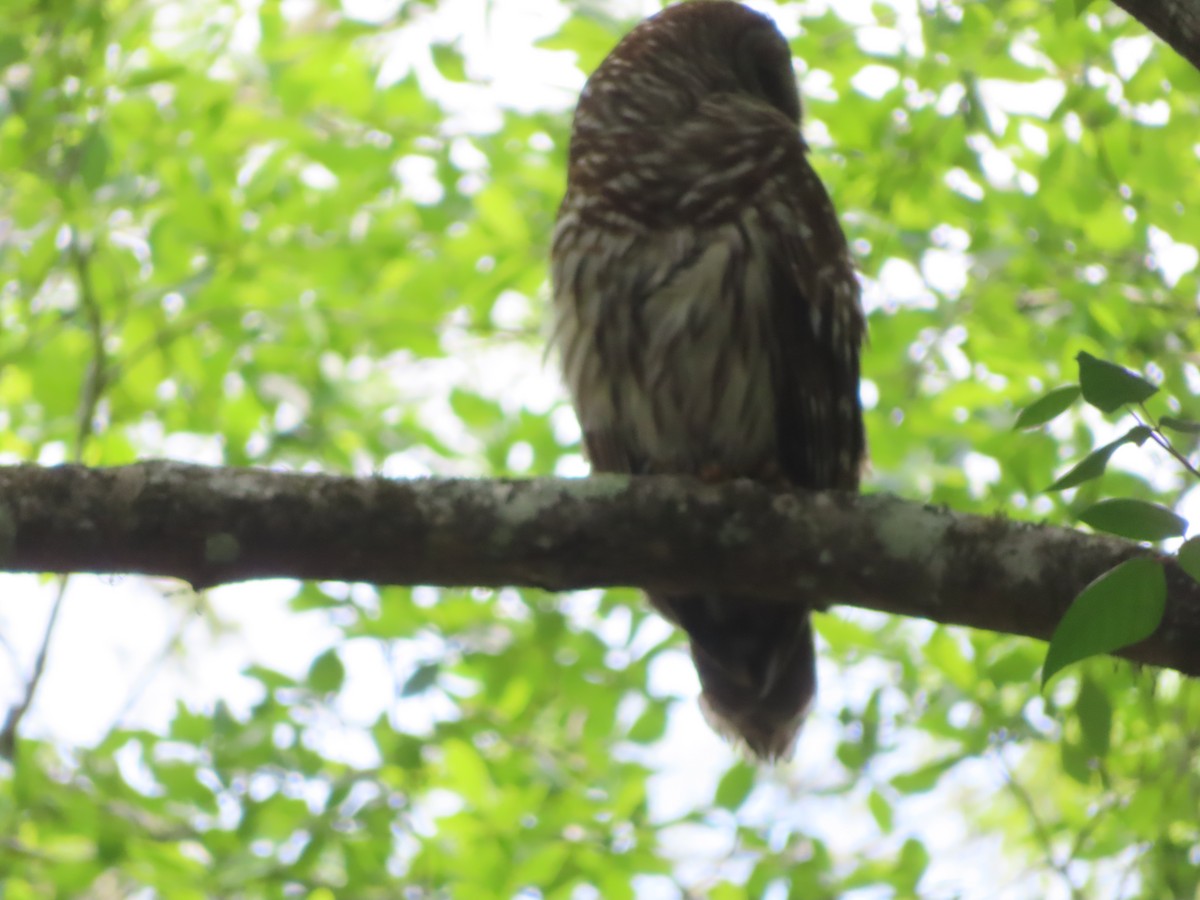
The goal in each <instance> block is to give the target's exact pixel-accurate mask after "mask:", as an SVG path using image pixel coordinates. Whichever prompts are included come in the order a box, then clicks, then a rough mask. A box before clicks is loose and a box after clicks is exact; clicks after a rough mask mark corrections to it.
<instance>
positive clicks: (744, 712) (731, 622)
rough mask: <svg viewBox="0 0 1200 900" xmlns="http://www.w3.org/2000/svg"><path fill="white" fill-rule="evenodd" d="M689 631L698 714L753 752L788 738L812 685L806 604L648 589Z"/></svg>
mask: <svg viewBox="0 0 1200 900" xmlns="http://www.w3.org/2000/svg"><path fill="white" fill-rule="evenodd" d="M650 600H651V602H652V603H653V604H654V606H655V607H657V608H658V610H659V611H660V612H662V613H663V614H664V615H665V616H666V617H667V618H668V619H671V620H672V621H674V622H675V623H677V624H678V625H679V626H680V627H682V628H683V629H684V630H685V631H686V632H687V633H688V637H689V638H690V639H691V645H692V659H693V660H694V661H695V663H696V672H697V673H698V674H699V675H700V685H701V687H702V688H703V689H704V694H703V696H702V697H701V698H700V706H701V709H702V710H703V711H704V716H705V718H706V719H708V722H709V724H710V725H712V727H713V728H714V729H715V730H716V731H717V732H719V733H720V734H722V735H724V736H725V737H728V738H730V739H733V740H735V741H742V742H744V743H745V744H746V746H747V747H749V748H750V751H751V752H752V753H754V755H755V756H757V757H759V758H760V759H764V760H777V759H780V758H782V757H784V756H787V755H788V754H789V753H790V752H791V750H792V746H793V745H794V744H795V741H796V735H797V733H798V732H799V731H800V726H801V724H803V722H804V716H805V714H806V713H807V711H808V706H809V703H810V702H811V701H812V698H813V694H814V693H815V692H816V687H817V673H816V659H815V653H814V650H813V636H812V626H811V624H810V623H809V616H808V610H807V609H806V608H805V607H804V606H803V605H801V604H783V603H765V602H763V601H762V600H756V599H752V598H749V597H713V596H692V597H651V598H650Z"/></svg>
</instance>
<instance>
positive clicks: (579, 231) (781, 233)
mask: <svg viewBox="0 0 1200 900" xmlns="http://www.w3.org/2000/svg"><path fill="white" fill-rule="evenodd" d="M799 124H800V98H799V94H798V93H797V88H796V81H795V75H794V73H793V69H792V61H791V52H790V50H789V48H788V45H787V43H786V41H785V40H784V38H783V36H782V35H781V34H780V33H779V31H778V30H777V29H776V28H775V26H774V24H773V23H772V22H771V21H770V20H769V19H767V18H766V17H764V16H762V15H760V14H758V13H756V12H753V11H751V10H749V9H747V8H745V7H743V6H741V5H740V4H738V3H736V2H731V0H692V2H688V3H683V4H681V5H678V6H673V7H670V8H668V9H666V10H665V11H663V12H661V13H659V14H658V15H656V16H653V17H652V18H650V19H648V20H646V21H645V22H643V23H642V24H640V25H639V26H638V27H637V28H635V29H634V30H633V31H632V32H631V33H630V34H628V35H627V36H626V37H625V38H624V39H623V40H622V41H621V42H620V43H619V44H618V46H617V47H616V49H615V50H613V51H612V53H610V54H609V56H608V57H607V58H606V59H605V60H604V62H603V63H602V64H601V65H600V68H599V69H597V71H596V72H595V74H593V75H592V77H591V78H590V79H589V80H588V82H587V85H586V86H585V87H584V89H583V93H582V95H581V97H580V99H579V106H578V108H577V110H576V112H575V119H574V127H573V132H572V135H571V145H570V154H569V163H568V185H567V192H566V196H565V198H564V199H563V203H562V207H561V209H560V210H559V213H558V220H557V223H556V226H555V230H554V239H553V250H552V264H551V275H552V282H553V312H554V323H553V337H552V341H553V343H554V345H555V346H556V349H557V351H558V353H559V355H560V356H561V359H562V365H563V373H564V377H565V380H566V382H567V387H568V389H569V391H570V394H571V398H572V401H573V403H574V406H575V410H576V413H577V415H578V417H579V421H580V424H581V426H582V429H583V439H584V446H585V449H586V451H587V454H588V457H589V458H590V460H591V463H592V466H593V469H594V470H596V471H600V472H628V473H633V474H649V473H682V474H692V475H697V476H700V477H703V478H707V479H714V478H753V479H759V480H762V481H766V482H769V483H773V484H778V485H797V486H801V487H806V488H814V489H819V488H840V489H845V490H853V489H855V488H857V486H858V477H859V471H860V468H861V466H862V462H863V458H864V438H863V426H862V411H861V408H860V405H859V399H858V372H859V346H860V344H861V343H862V340H863V332H864V323H863V316H862V312H861V308H860V304H859V288H858V282H857V280H856V278H855V275H854V271H853V267H852V265H851V261H850V257H849V252H848V249H847V246H846V239H845V237H844V235H843V234H842V230H841V227H840V226H839V224H838V220H837V217H836V214H835V213H834V210H833V205H832V203H831V202H830V199H829V195H828V194H827V193H826V191H825V189H824V187H823V186H822V184H821V182H820V180H819V179H818V178H817V175H816V173H815V172H814V171H813V169H812V167H811V166H810V165H809V162H808V160H807V158H806V153H807V147H806V145H805V143H804V141H803V139H802V138H801V136H800V133H799ZM649 599H650V601H651V603H652V604H653V605H654V607H655V608H656V609H658V610H659V611H660V612H661V613H662V614H663V615H664V616H665V617H666V618H667V619H668V620H670V621H671V622H673V623H675V624H676V625H678V626H680V627H682V628H683V629H684V630H685V631H686V632H687V634H688V638H689V640H690V643H691V652H692V658H693V660H694V662H695V665H696V669H697V672H698V674H699V677H700V684H701V688H702V690H703V696H702V697H701V706H702V708H703V710H704V712H705V715H706V718H707V719H708V721H709V722H710V723H711V724H712V725H713V726H714V727H715V728H716V730H717V731H719V732H721V733H722V734H724V735H726V736H727V737H730V738H732V739H734V740H737V741H741V742H744V744H745V745H746V746H747V747H749V749H750V750H751V751H752V752H753V753H754V754H755V755H756V756H758V757H761V758H764V759H777V758H779V757H781V756H784V755H786V754H787V753H789V752H790V750H791V747H792V745H793V743H794V741H795V737H796V734H797V732H798V730H799V728H800V725H801V723H802V721H803V719H804V715H805V712H806V710H807V707H808V705H809V703H810V701H811V700H812V697H813V693H814V690H815V688H816V671H815V664H814V650H813V638H812V631H811V627H810V624H809V608H810V606H811V605H812V604H813V603H814V602H816V601H818V600H819V599H820V598H815V597H813V598H810V597H804V596H801V597H799V598H797V602H793V603H787V604H784V603H777V602H770V601H764V600H762V599H756V598H754V597H752V596H737V595H735V596H718V595H710V594H703V593H701V594H697V595H694V596H672V595H664V596H658V595H654V596H651V597H650V598H649Z"/></svg>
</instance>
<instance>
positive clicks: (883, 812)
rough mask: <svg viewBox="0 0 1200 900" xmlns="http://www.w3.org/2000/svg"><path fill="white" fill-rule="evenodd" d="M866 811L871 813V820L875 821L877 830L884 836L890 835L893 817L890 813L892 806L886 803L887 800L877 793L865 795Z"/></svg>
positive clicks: (872, 792)
mask: <svg viewBox="0 0 1200 900" xmlns="http://www.w3.org/2000/svg"><path fill="white" fill-rule="evenodd" d="M867 809H869V810H870V811H871V818H873V819H874V820H875V824H876V825H878V826H879V830H880V831H882V832H883V833H884V834H891V833H892V822H893V821H894V819H895V816H894V815H893V812H892V804H890V803H888V801H887V798H886V797H884V796H883V794H881V793H879V791H871V793H870V794H868V795H867Z"/></svg>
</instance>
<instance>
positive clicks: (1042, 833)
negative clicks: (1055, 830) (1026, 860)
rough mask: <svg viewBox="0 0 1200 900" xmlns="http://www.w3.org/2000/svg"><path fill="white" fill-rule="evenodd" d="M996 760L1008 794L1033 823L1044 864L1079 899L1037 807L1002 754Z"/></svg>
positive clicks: (1079, 896)
mask: <svg viewBox="0 0 1200 900" xmlns="http://www.w3.org/2000/svg"><path fill="white" fill-rule="evenodd" d="M997 758H998V759H999V761H1000V766H1001V768H1002V769H1003V770H1004V778H1005V781H1006V782H1007V784H1008V789H1009V792H1010V793H1012V795H1013V796H1014V797H1015V798H1016V799H1017V802H1018V803H1019V804H1020V805H1021V807H1022V808H1023V809H1024V810H1025V813H1026V815H1028V816H1029V819H1030V821H1031V822H1032V823H1033V832H1034V834H1035V835H1036V837H1037V840H1038V843H1039V844H1041V845H1042V850H1043V852H1044V853H1045V855H1046V863H1047V864H1048V865H1049V866H1050V868H1051V869H1053V870H1054V871H1055V872H1056V873H1058V875H1059V876H1060V877H1061V878H1062V880H1063V882H1065V883H1066V886H1067V890H1069V891H1070V892H1071V896H1072V897H1073V898H1081V897H1082V896H1083V895H1082V894H1081V893H1080V892H1079V890H1078V889H1077V888H1076V887H1075V885H1074V884H1072V883H1071V876H1070V873H1069V872H1068V870H1067V863H1069V862H1070V860H1069V859H1068V861H1067V863H1060V862H1058V861H1057V860H1056V859H1055V858H1054V856H1055V854H1054V838H1053V836H1052V835H1051V834H1050V830H1049V829H1048V828H1047V827H1046V823H1045V822H1043V821H1042V817H1041V815H1040V814H1039V813H1038V811H1037V806H1036V805H1035V804H1034V802H1033V797H1031V796H1030V795H1029V792H1028V791H1027V790H1025V787H1024V785H1022V784H1021V783H1020V782H1019V781H1017V778H1016V775H1014V774H1013V771H1012V768H1011V767H1010V766H1009V765H1008V760H1006V759H1005V758H1004V754H1003V753H998V754H997Z"/></svg>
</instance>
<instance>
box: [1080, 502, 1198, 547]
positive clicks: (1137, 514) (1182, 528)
mask: <svg viewBox="0 0 1200 900" xmlns="http://www.w3.org/2000/svg"><path fill="white" fill-rule="evenodd" d="M1079 520H1080V521H1081V522H1084V523H1086V524H1088V525H1091V526H1092V527H1093V528H1095V529H1096V530H1097V531H1107V532H1108V533H1109V534H1115V535H1119V536H1120V537H1124V538H1129V539H1130V540H1134V541H1163V540H1166V539H1167V538H1173V537H1182V536H1183V535H1184V534H1185V533H1186V532H1187V527H1188V523H1187V519H1184V518H1182V517H1180V516H1177V515H1175V513H1173V512H1171V510H1169V509H1167V508H1166V507H1165V506H1160V505H1159V504H1157V503H1149V502H1147V501H1145V500H1125V499H1112V500H1101V501H1100V502H1099V503H1096V504H1094V505H1092V506H1089V507H1088V508H1087V509H1085V510H1084V511H1083V512H1081V513H1080V514H1079Z"/></svg>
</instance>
